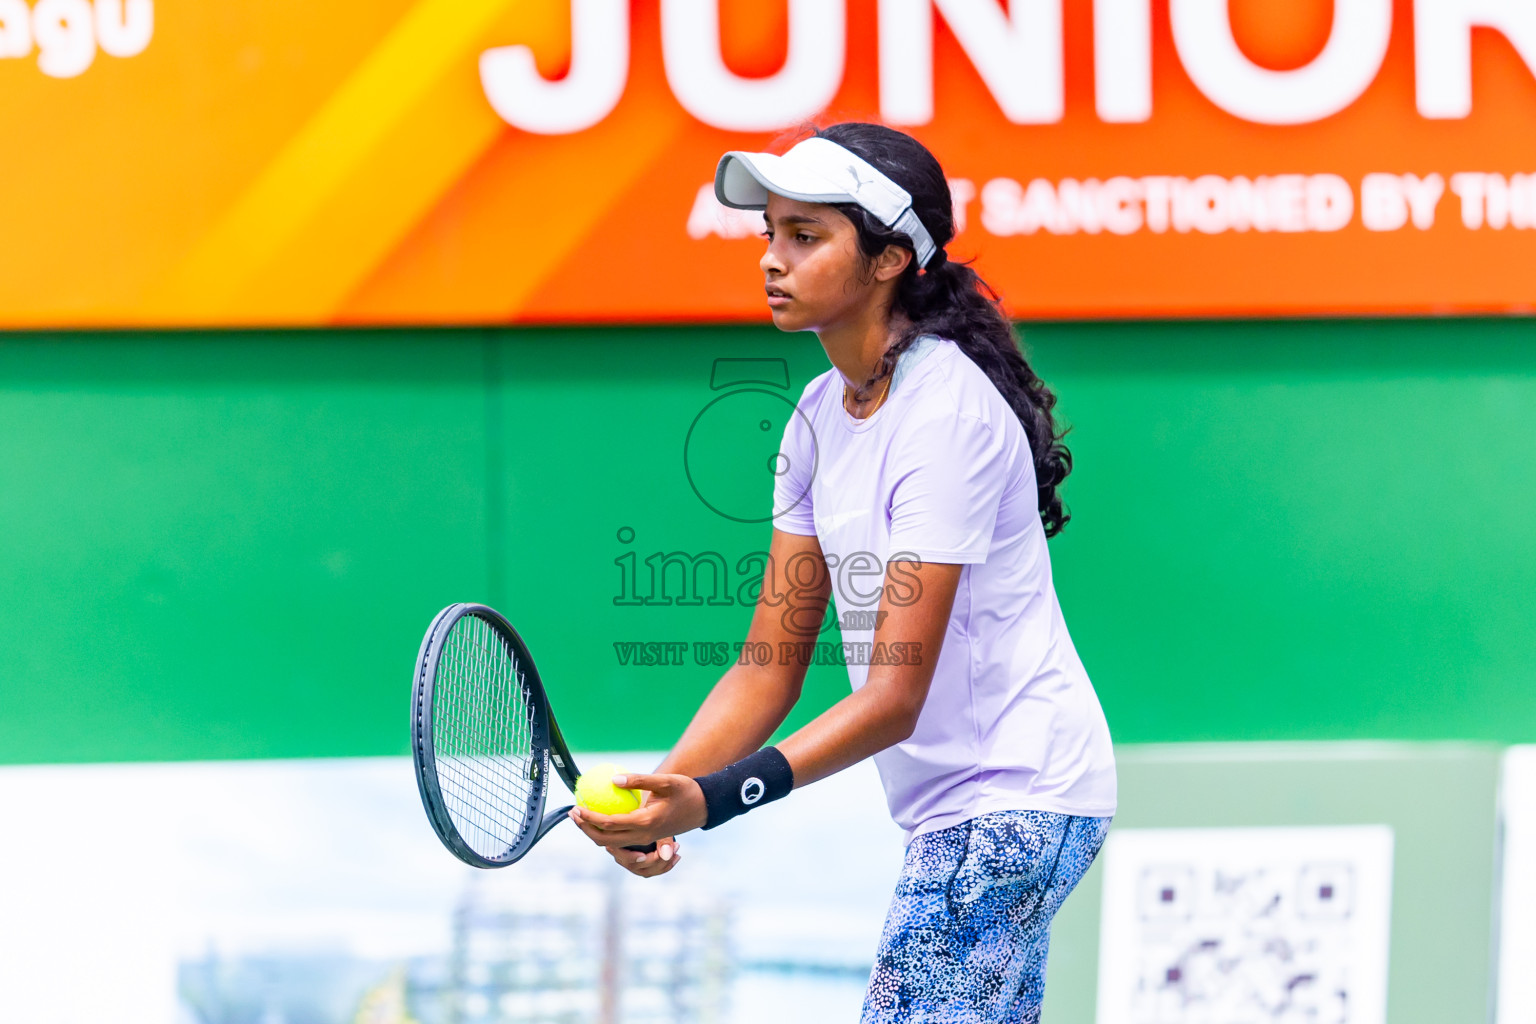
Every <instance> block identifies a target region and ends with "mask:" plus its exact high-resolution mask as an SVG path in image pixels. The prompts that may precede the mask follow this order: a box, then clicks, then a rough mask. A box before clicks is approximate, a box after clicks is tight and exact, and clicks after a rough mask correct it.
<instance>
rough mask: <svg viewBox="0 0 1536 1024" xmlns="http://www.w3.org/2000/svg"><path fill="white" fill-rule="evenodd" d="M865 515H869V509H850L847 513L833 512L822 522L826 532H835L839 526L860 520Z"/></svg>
mask: <svg viewBox="0 0 1536 1024" xmlns="http://www.w3.org/2000/svg"><path fill="white" fill-rule="evenodd" d="M867 515H869V509H867V508H856V509H850V510H848V511H847V512H834V513H832V514H831V515H829V516H827V517H826V519H825V520H823V524H824V525H825V527H826V528H827V529H828V530H835V529H837V528H838V527H839V526H844V525H846V524H848V523H851V522H853V521H854V520H855V519H862V518H863V517H864V516H867Z"/></svg>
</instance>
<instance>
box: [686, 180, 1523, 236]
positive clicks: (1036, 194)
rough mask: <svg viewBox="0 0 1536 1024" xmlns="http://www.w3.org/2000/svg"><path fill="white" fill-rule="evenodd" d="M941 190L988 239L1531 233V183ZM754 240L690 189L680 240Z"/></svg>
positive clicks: (1104, 184)
mask: <svg viewBox="0 0 1536 1024" xmlns="http://www.w3.org/2000/svg"><path fill="white" fill-rule="evenodd" d="M950 186H951V191H952V192H953V194H954V198H955V215H956V216H955V220H956V226H957V228H958V229H959V230H962V231H963V230H964V229H965V225H966V224H967V223H970V222H973V221H974V222H975V223H978V224H979V225H980V226H981V228H982V229H983V230H984V231H986V232H987V233H988V234H990V235H993V236H995V237H999V238H1009V237H1014V236H1027V235H1076V234H1089V235H1097V234H1107V235H1134V234H1137V233H1139V232H1151V233H1153V234H1164V233H1170V232H1172V233H1179V234H1189V233H1198V234H1207V235H1217V234H1225V233H1227V232H1249V231H1255V232H1288V233H1297V232H1329V231H1340V230H1342V229H1344V228H1346V227H1348V226H1349V225H1351V224H1352V223H1355V222H1356V221H1358V222H1359V223H1360V225H1361V226H1363V227H1364V228H1365V229H1366V230H1367V231H1375V232H1388V231H1400V230H1405V229H1406V230H1418V231H1428V230H1430V229H1431V228H1433V227H1435V225H1436V224H1437V223H1438V222H1439V221H1440V220H1442V219H1444V217H1446V216H1450V217H1452V218H1453V219H1454V222H1455V223H1457V224H1459V225H1460V226H1461V227H1462V228H1465V229H1466V230H1470V231H1479V230H1495V231H1500V230H1504V229H1506V228H1511V229H1516V230H1536V172H1533V173H1522V174H1500V173H1494V172H1484V171H1459V172H1456V173H1453V174H1449V175H1442V174H1440V173H1438V172H1434V173H1429V174H1424V175H1418V174H1411V173H1404V174H1398V173H1386V172H1379V173H1372V174H1366V175H1364V176H1363V177H1361V178H1360V180H1359V181H1358V182H1357V183H1354V184H1352V183H1351V182H1350V181H1349V180H1348V179H1346V178H1344V177H1343V176H1341V175H1338V174H1270V175H1258V176H1255V177H1246V176H1241V175H1239V176H1235V177H1225V176H1222V175H1218V174H1205V175H1200V176H1198V177H1179V176H1174V175H1144V176H1141V177H1130V176H1118V177H1110V178H1104V179H1099V178H1084V179H1077V178H1060V179H1054V180H1053V179H1049V178H1034V179H1029V180H1021V179H1017V178H1009V177H997V178H992V179H991V180H989V181H987V182H985V183H984V184H982V185H981V186H980V187H977V186H976V184H975V182H973V181H972V180H970V179H967V178H953V179H951V180H950ZM1448 211H1450V212H1449V213H1448ZM762 230H763V222H762V215H761V214H760V213H754V212H750V211H745V210H733V209H730V208H727V207H725V206H722V205H720V203H719V202H718V201H717V200H716V199H715V193H714V187H713V185H705V186H702V187H701V188H700V189H699V192H698V194H697V196H696V197H695V200H694V204H693V208H692V210H691V212H690V214H689V217H688V234H689V236H690V237H692V238H696V239H697V238H707V237H711V236H713V237H720V238H746V237H750V236H753V235H758V234H761V233H762Z"/></svg>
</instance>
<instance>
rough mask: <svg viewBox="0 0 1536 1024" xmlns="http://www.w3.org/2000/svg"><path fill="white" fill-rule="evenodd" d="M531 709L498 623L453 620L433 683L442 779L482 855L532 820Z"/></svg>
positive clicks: (454, 812) (454, 813) (493, 853)
mask: <svg viewBox="0 0 1536 1024" xmlns="http://www.w3.org/2000/svg"><path fill="white" fill-rule="evenodd" d="M534 714H535V709H534V707H533V702H532V700H531V694H530V692H529V688H528V687H527V685H526V682H525V674H524V671H523V668H522V666H521V665H519V664H518V663H517V660H516V659H515V657H514V656H513V654H512V652H511V650H510V649H509V647H508V645H507V644H506V643H505V642H504V641H503V640H502V638H501V636H500V635H499V634H498V633H497V632H496V631H495V629H493V628H492V627H491V626H490V624H489V623H487V622H485V621H484V620H482V619H479V618H477V617H475V616H465V617H464V618H461V619H459V620H458V621H457V622H456V623H454V625H453V627H452V628H451V629H450V631H449V633H448V636H447V638H446V639H445V641H444V643H443V648H442V653H441V655H440V656H439V659H438V667H437V675H436V681H435V684H434V697H433V728H432V731H433V744H434V747H435V750H436V760H437V769H438V784H439V788H440V790H441V791H442V794H443V802H444V804H445V805H446V806H447V809H448V814H449V817H450V818H451V819H452V821H453V825H454V827H455V828H456V829H457V830H458V832H459V835H460V836H461V837H463V839H464V841H465V842H466V843H468V844H469V846H470V847H471V848H472V849H473V850H474V851H475V852H476V853H479V854H480V855H482V856H484V857H487V858H495V857H498V856H500V855H502V854H503V853H505V852H506V851H507V850H508V849H509V848H511V847H512V846H513V845H515V844H516V841H517V838H518V836H519V835H520V834H521V833H522V831H523V829H524V828H525V827H526V826H527V824H528V820H529V814H530V811H531V809H532V805H533V803H534V801H535V798H536V795H537V792H538V784H537V783H535V781H534V780H532V779H530V778H529V775H530V770H531V768H532V766H533V722H534ZM541 767H542V766H541Z"/></svg>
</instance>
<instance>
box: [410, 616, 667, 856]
mask: <svg viewBox="0 0 1536 1024" xmlns="http://www.w3.org/2000/svg"><path fill="white" fill-rule="evenodd" d="M467 616H473V617H475V618H477V619H479V620H480V621H481V622H484V623H485V624H486V625H487V626H489V627H490V628H491V632H492V633H493V634H495V635H496V636H497V637H498V638H499V639H500V640H501V642H502V643H504V644H506V646H507V650H508V653H509V654H511V656H512V659H513V661H514V662H515V663H516V664H517V665H518V666H519V667H520V668H521V669H522V671H523V684H524V685H525V686H526V687H527V688H528V695H529V699H530V703H531V704H532V705H533V720H532V721H531V722H530V723H529V726H530V731H531V733H532V744H531V745H532V755H533V756H532V764H531V766H530V775H532V776H533V777H532V778H530V779H529V780H528V781H529V782H530V783H532V786H533V790H534V795H533V799H532V800H531V801H530V806H529V808H528V814H527V816H526V817H525V818H524V820H523V827H522V830H521V832H520V833H519V834H518V836H517V839H516V841H514V842H513V844H512V845H511V846H510V847H509V848H508V849H507V850H506V851H505V852H503V853H501V854H500V855H498V856H496V857H485V856H482V855H481V854H479V853H477V852H476V851H475V850H474V849H472V848H471V847H470V845H469V844H468V843H467V842H465V841H464V837H463V836H461V835H459V830H458V829H457V828H455V827H454V824H453V819H452V818H451V817H450V816H449V814H448V805H447V803H446V802H445V801H444V800H443V793H442V789H441V788H440V787H439V785H438V781H437V759H436V751H435V749H434V746H433V739H432V688H433V684H434V683H435V682H436V679H437V663H438V658H439V657H440V656H441V655H442V650H443V644H444V643H445V642H446V641H447V639H448V634H449V633H450V632H451V631H452V630H453V627H454V625H455V624H457V623H458V622H459V620H461V619H463V618H465V617H467ZM411 755H412V759H413V760H414V761H415V764H416V786H417V788H418V789H419V790H420V791H421V803H422V806H423V807H425V808H426V811H427V818H428V820H430V821H431V822H432V828H433V830H434V831H435V832H436V833H437V836H438V838H439V839H441V840H442V841H443V845H444V846H446V847H448V849H449V850H450V851H451V852H452V853H453V855H454V856H455V857H458V858H459V859H460V860H462V861H463V862H464V863H466V864H470V865H473V866H474V867H477V868H504V867H506V866H507V865H509V864H515V863H517V862H518V861H519V860H521V859H522V858H523V857H524V856H525V855H526V854H527V853H528V851H529V850H531V849H533V845H534V844H535V843H537V842H538V841H539V840H540V839H543V838H544V836H545V834H547V833H548V832H549V830H550V829H552V828H554V827H555V826H556V825H558V824H560V822H561V821H563V820H565V817H566V815H567V814H569V813H570V810H571V808H572V807H573V806H575V805H574V804H566V805H565V806H563V807H557V808H556V809H554V810H552V811H550V812H548V813H547V814H546V813H545V811H544V805H545V802H546V798H547V796H548V793H549V768H550V763H551V762H553V763H554V768H555V771H556V772H558V773H559V775H560V778H561V780H562V781H564V782H565V784H566V786H568V787H569V788H570V790H571V792H572V793H574V792H575V791H576V779H577V777H578V776H579V775H580V774H581V771H580V770H579V769H578V768H577V767H576V760H575V759H574V758H573V757H571V750H570V748H569V747H568V746H566V743H565V737H564V736H563V735H561V733H560V726H559V724H558V723H556V721H555V714H554V711H553V710H552V709H551V708H550V706H549V696H548V695H547V694H546V693H545V691H544V681H543V680H542V679H540V678H539V670H538V668H537V667H535V665H534V661H533V655H532V654H530V653H529V652H528V645H527V644H525V643H524V642H523V638H522V637H521V636H519V635H518V632H517V630H516V629H514V628H513V627H512V623H510V622H508V621H507V620H506V617H505V616H503V615H502V614H501V613H500V612H498V611H496V609H494V608H491V607H488V606H487V605H483V604H464V603H460V604H451V605H449V606H448V607H447V608H444V609H443V610H442V611H440V612H438V613H437V617H436V618H434V619H433V620H432V625H431V626H430V627H428V629H427V635H426V636H425V637H424V638H423V639H422V641H421V651H420V653H418V654H417V656H416V680H415V684H414V685H413V687H412V692H411ZM654 848H655V847H654V846H652V847H651V849H654Z"/></svg>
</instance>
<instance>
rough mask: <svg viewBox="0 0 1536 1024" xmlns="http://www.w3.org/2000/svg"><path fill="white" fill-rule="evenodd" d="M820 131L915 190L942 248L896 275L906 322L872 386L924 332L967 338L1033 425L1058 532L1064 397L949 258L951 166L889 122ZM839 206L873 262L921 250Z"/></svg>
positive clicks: (1068, 459)
mask: <svg viewBox="0 0 1536 1024" xmlns="http://www.w3.org/2000/svg"><path fill="white" fill-rule="evenodd" d="M816 134H817V135H819V136H821V137H822V138H824V139H828V140H830V141H832V142H835V143H837V144H838V145H839V146H842V147H843V148H844V149H847V150H849V151H851V152H853V153H855V154H857V155H858V156H860V157H862V158H863V159H864V160H866V161H868V162H869V163H871V164H873V165H874V166H875V167H877V168H879V169H880V171H881V172H883V173H884V174H885V175H886V177H888V178H890V179H891V180H892V181H894V182H896V184H898V185H900V186H901V187H902V188H904V189H906V190H907V191H908V192H909V193H910V194H911V196H912V209H913V210H914V212H916V213H917V216H918V217H919V219H921V220H922V222H923V226H924V227H926V228H927V229H928V232H929V233H930V234H931V235H933V241H934V244H936V245H937V246H938V247H939V249H938V252H937V253H935V254H934V256H933V258H932V259H931V260H930V261H929V263H928V266H927V268H926V269H922V268H919V267H918V265H917V260H916V259H914V260H913V261H912V262H911V263H910V264H908V266H907V269H906V270H905V271H904V272H903V273H902V276H901V278H900V280H899V281H898V282H897V287H896V302H895V309H894V310H893V312H897V313H900V314H901V315H902V316H903V318H904V319H905V320H906V321H907V325H906V326H905V328H904V329H903V331H902V332H901V335H900V336H899V337H898V338H897V339H896V341H895V342H894V343H893V344H892V345H891V346H890V347H889V348H888V349H886V352H885V357H884V358H883V359H882V360H881V362H880V365H879V366H877V367H876V368H875V372H874V375H873V377H872V378H871V380H870V381H869V382H867V383H866V386H868V384H872V383H874V382H875V381H878V380H879V379H880V378H882V377H884V376H885V375H886V374H888V373H890V372H891V371H892V370H894V369H895V367H896V360H897V359H898V358H900V356H901V354H902V353H903V352H905V351H906V350H907V349H908V348H910V347H911V345H912V343H913V342H914V341H916V340H917V339H918V338H920V337H922V336H923V335H926V334H932V335H937V336H938V337H941V338H948V339H950V340H951V341H953V342H954V343H955V344H956V345H958V346H960V349H961V351H963V352H964V353H965V354H966V355H967V356H969V357H970V359H971V361H972V362H973V363H975V364H976V365H977V366H978V367H980V368H981V370H982V372H983V373H985V374H986V375H987V376H988V377H989V378H991V380H992V383H993V385H995V386H996V388H997V390H998V391H999V392H1000V393H1001V394H1002V396H1003V398H1004V399H1005V400H1006V401H1007V402H1008V404H1009V406H1011V407H1012V408H1013V411H1014V413H1015V414H1017V415H1018V417H1019V422H1020V423H1022V424H1023V425H1024V433H1025V435H1026V436H1027V437H1028V438H1029V447H1030V451H1031V452H1032V453H1033V455H1034V460H1035V482H1036V484H1037V485H1038V487H1039V489H1040V520H1041V523H1042V524H1043V525H1044V526H1045V535H1046V536H1047V537H1054V536H1056V535H1057V534H1058V533H1060V532H1061V529H1062V527H1064V526H1066V525H1067V520H1069V519H1071V518H1072V517H1071V514H1070V513H1069V512H1068V511H1067V509H1066V506H1065V505H1063V504H1062V501H1061V495H1060V494H1058V493H1057V489H1058V488H1059V487H1060V486H1061V484H1062V481H1064V480H1065V479H1066V478H1067V474H1068V473H1070V472H1072V453H1071V452H1070V451H1068V450H1067V446H1066V445H1064V444H1062V438H1063V437H1064V436H1065V435H1066V431H1065V430H1058V428H1057V426H1056V420H1055V418H1054V417H1053V416H1052V414H1051V409H1052V408H1053V407H1054V406H1055V405H1056V396H1055V394H1053V393H1052V392H1051V389H1050V388H1048V387H1047V386H1046V384H1045V382H1044V381H1043V380H1041V379H1040V378H1039V376H1038V375H1036V373H1035V371H1034V370H1033V369H1031V368H1030V365H1029V363H1028V362H1027V361H1026V360H1025V358H1024V354H1023V352H1021V351H1020V349H1019V341H1018V338H1017V337H1016V336H1015V335H1014V332H1013V324H1012V323H1011V322H1010V321H1009V319H1008V317H1007V316H1006V315H1005V314H1004V313H1003V310H1002V307H1001V306H1000V305H999V304H998V298H997V293H996V292H995V291H993V290H992V288H991V287H990V286H989V285H988V284H987V283H986V282H985V281H983V280H982V279H981V275H979V274H977V273H976V271H974V270H972V269H971V267H970V266H969V265H967V264H964V263H952V262H950V260H949V257H948V254H946V253H945V251H944V247H945V246H946V245H948V244H949V242H950V240H951V239H953V238H954V237H955V216H954V202H953V200H952V199H951V197H950V193H949V180H948V179H947V178H946V177H945V176H944V169H943V168H942V167H940V166H939V161H938V160H937V159H935V158H934V155H933V154H932V153H930V152H928V150H927V148H926V147H925V146H923V144H922V143H921V142H918V141H917V140H916V139H914V138H912V136H910V135H907V134H905V133H903V132H899V131H896V130H895V129H892V128H887V127H885V126H884V125H878V124H865V123H861V122H857V121H850V122H847V123H844V124H835V125H832V126H831V127H828V128H822V129H818V130H817V131H816ZM834 207H835V208H836V209H837V210H839V211H841V212H842V213H843V214H844V215H845V216H847V217H848V219H849V220H851V221H852V222H853V225H854V227H855V228H857V229H858V233H859V248H860V250H861V251H862V252H863V254H864V256H865V257H866V258H867V259H868V260H869V261H871V262H872V261H873V260H874V259H875V257H877V256H879V255H880V254H881V253H882V252H884V251H885V248H886V246H889V245H899V246H902V247H903V248H906V249H911V248H912V242H911V240H910V239H909V238H907V236H906V235H903V234H897V233H896V232H894V231H892V230H891V229H890V228H887V227H886V226H885V225H884V224H882V223H880V222H879V221H878V220H876V219H875V218H874V217H872V216H871V215H870V214H869V213H868V212H867V211H865V210H864V208H863V207H861V206H858V205H856V204H853V203H837V204H834Z"/></svg>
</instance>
